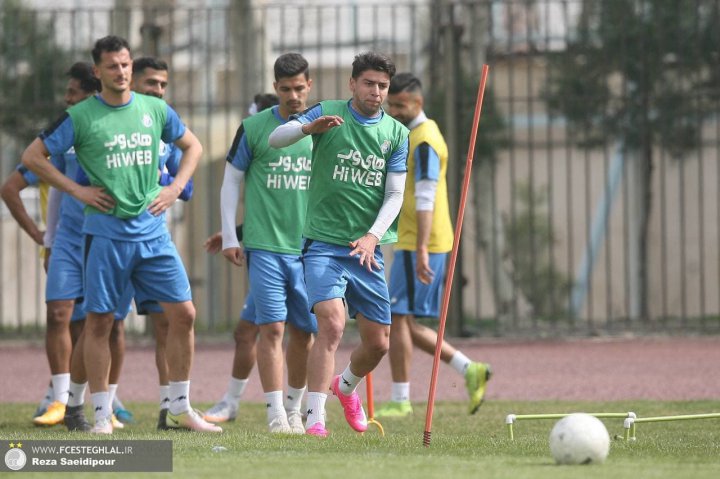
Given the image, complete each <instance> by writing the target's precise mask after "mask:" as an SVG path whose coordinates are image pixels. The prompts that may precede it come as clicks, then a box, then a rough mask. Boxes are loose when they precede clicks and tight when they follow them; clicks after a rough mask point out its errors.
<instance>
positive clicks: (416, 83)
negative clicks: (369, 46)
mask: <svg viewBox="0 0 720 479" xmlns="http://www.w3.org/2000/svg"><path fill="white" fill-rule="evenodd" d="M404 91H406V92H409V93H415V92H419V93H422V83H421V82H420V79H419V78H418V77H416V76H415V75H413V74H412V73H409V72H402V73H398V74H397V75H395V76H394V77H393V79H392V80H390V88H388V93H389V94H391V95H394V94H396V93H401V92H404Z"/></svg>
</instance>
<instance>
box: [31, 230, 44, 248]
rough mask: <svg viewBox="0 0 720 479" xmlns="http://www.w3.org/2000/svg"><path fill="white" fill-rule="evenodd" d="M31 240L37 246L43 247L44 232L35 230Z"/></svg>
mask: <svg viewBox="0 0 720 479" xmlns="http://www.w3.org/2000/svg"><path fill="white" fill-rule="evenodd" d="M32 239H33V241H34V242H36V243H37V244H38V245H39V246H43V245H44V244H45V232H44V231H41V230H37V231H36V232H35V233H33V235H32Z"/></svg>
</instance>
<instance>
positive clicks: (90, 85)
mask: <svg viewBox="0 0 720 479" xmlns="http://www.w3.org/2000/svg"><path fill="white" fill-rule="evenodd" d="M66 75H67V76H69V77H70V78H72V79H73V80H77V81H78V82H80V88H82V91H84V92H85V93H94V92H96V91H100V88H101V86H100V80H98V79H97V78H95V74H94V73H93V68H92V65H91V64H89V63H88V62H76V63H73V65H72V66H71V67H70V69H69V70H68V71H67V73H66Z"/></svg>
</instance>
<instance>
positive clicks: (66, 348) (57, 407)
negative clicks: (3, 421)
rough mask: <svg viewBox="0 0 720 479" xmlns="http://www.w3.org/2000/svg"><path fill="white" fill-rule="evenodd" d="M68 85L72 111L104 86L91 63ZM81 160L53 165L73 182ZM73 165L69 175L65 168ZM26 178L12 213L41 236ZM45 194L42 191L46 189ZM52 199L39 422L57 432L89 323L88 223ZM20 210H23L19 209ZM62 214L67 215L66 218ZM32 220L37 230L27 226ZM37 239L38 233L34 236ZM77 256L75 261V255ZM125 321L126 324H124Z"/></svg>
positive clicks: (14, 183)
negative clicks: (84, 252) (25, 196)
mask: <svg viewBox="0 0 720 479" xmlns="http://www.w3.org/2000/svg"><path fill="white" fill-rule="evenodd" d="M67 76H68V77H69V78H68V83H67V87H66V89H65V96H64V99H65V103H66V104H67V105H68V106H72V105H75V104H76V103H79V102H80V101H82V100H84V99H85V98H87V97H88V96H90V95H92V94H94V93H96V92H97V90H98V89H99V87H100V83H99V82H98V80H97V79H96V78H95V77H94V75H93V73H92V66H91V65H90V64H88V63H84V62H77V63H75V64H73V65H72V66H71V68H70V70H69V71H68V72H67ZM74 158H75V156H74V153H73V152H72V151H68V152H66V153H64V154H62V155H55V156H53V157H52V161H53V163H54V164H56V166H57V167H58V168H60V169H61V170H62V172H63V173H65V174H67V175H69V176H70V177H73V176H74V175H75V170H76V168H75V166H73V164H74V161H75V159H74ZM66 160H67V163H68V164H69V166H68V168H67V170H66V168H65V165H66ZM19 172H22V176H20V179H21V180H24V181H18V180H17V179H16V178H17V175H11V177H10V178H9V179H8V181H7V182H6V183H5V185H4V186H3V198H5V199H6V202H8V205H9V208H10V209H11V211H13V216H14V217H15V218H16V219H17V220H18V222H19V223H20V224H21V226H23V228H24V229H25V230H26V231H28V232H29V233H30V231H38V232H39V228H38V227H37V225H35V224H34V222H33V221H32V220H31V219H30V218H29V216H28V215H27V213H26V211H25V209H24V207H22V202H21V201H20V197H19V191H20V190H21V189H22V188H24V187H25V186H27V185H28V184H34V183H36V182H37V177H36V176H35V175H34V173H32V172H30V171H27V168H25V167H23V166H20V167H19V168H18V173H19ZM41 191H42V189H41ZM45 196H47V197H49V198H47V199H45V200H44V201H43V199H42V195H41V202H42V204H43V210H45V209H46V208H47V219H46V224H47V227H48V231H47V232H45V233H44V234H43V237H42V243H43V244H44V246H45V267H46V269H47V271H48V280H47V282H46V300H47V328H46V343H45V344H46V350H47V356H48V362H49V365H50V370H51V372H52V377H51V382H50V384H51V387H50V389H49V391H50V394H49V395H46V397H47V398H48V401H46V400H44V401H43V403H45V404H42V403H41V405H40V406H39V407H38V410H37V411H36V414H35V416H34V418H33V422H34V423H35V424H36V425H39V426H52V425H56V424H60V423H62V422H63V416H64V414H65V409H66V404H67V403H68V399H69V397H70V396H71V395H72V390H71V387H70V358H71V352H72V349H73V348H74V347H75V344H76V343H77V341H78V338H79V337H80V334H81V332H82V329H83V328H82V327H83V324H84V322H83V320H84V319H85V313H84V309H83V307H82V305H81V304H79V301H80V300H81V299H82V296H83V295H82V277H81V275H82V269H81V260H80V258H81V257H82V256H81V253H80V249H81V247H82V242H81V238H80V235H79V234H78V231H79V228H78V223H80V224H81V222H82V209H79V210H78V212H79V214H78V216H79V220H78V219H77V218H73V217H72V216H73V214H72V213H73V212H74V211H75V210H74V209H73V208H72V206H73V205H63V206H62V207H60V200H61V199H60V196H59V194H58V192H57V191H56V190H54V189H50V192H49V194H47V195H45ZM18 202H19V203H20V207H21V208H18V204H17V203H18ZM61 212H62V213H61ZM65 213H67V215H68V216H69V217H68V218H65V219H64V221H63V223H64V226H65V227H64V228H63V229H62V233H61V234H62V237H63V239H67V238H71V239H74V240H72V241H59V242H58V250H57V252H56V253H55V254H54V255H51V254H50V253H51V251H52V246H53V244H52V239H48V238H49V237H51V238H54V236H55V225H56V223H57V221H58V215H59V214H65ZM43 216H45V214H43ZM24 219H26V220H29V221H30V223H31V224H29V225H28V224H27V221H23V220H24ZM31 235H32V233H31ZM73 251H74V255H73V254H72V253H73ZM76 302H77V303H78V304H76ZM119 319H122V317H121V318H119ZM122 325H123V323H122V322H117V323H115V324H114V325H113V334H112V339H111V351H112V354H113V357H116V358H117V360H116V361H115V362H114V363H113V368H112V371H111V375H113V377H117V376H119V371H120V368H121V365H122V351H123V349H124V348H123V344H122V341H123V339H124V335H123V328H122Z"/></svg>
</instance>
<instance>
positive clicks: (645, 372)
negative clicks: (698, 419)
mask: <svg viewBox="0 0 720 479" xmlns="http://www.w3.org/2000/svg"><path fill="white" fill-rule="evenodd" d="M454 345H455V346H456V347H458V348H459V349H461V350H462V351H463V352H464V353H465V354H466V355H468V356H469V357H471V358H473V359H477V360H482V361H487V362H490V363H491V364H492V366H493V370H494V372H495V375H494V376H493V379H492V381H491V382H490V385H489V387H488V393H487V399H488V400H493V399H508V400H529V401H532V400H553V399H556V400H593V401H613V400H625V399H658V400H691V399H718V398H720V381H718V379H717V371H718V369H720V338H718V337H711V338H644V339H601V340H596V339H593V340H589V339H588V340H572V341H570V340H568V341H558V340H556V341H533V342H514V341H496V340H457V341H454ZM352 348H353V344H343V346H342V347H341V349H340V350H339V351H338V354H337V359H336V370H338V371H339V370H341V369H342V368H344V367H345V365H346V364H347V362H348V360H349V357H350V352H351V351H352ZM232 355H233V345H232V344H231V343H230V342H227V343H220V344H209V343H201V344H199V345H198V346H197V348H196V355H195V362H194V365H193V370H192V389H191V399H192V400H193V401H194V402H197V403H200V402H212V401H215V400H217V399H219V398H220V397H221V396H222V394H223V393H224V390H225V387H226V385H227V382H228V378H229V374H230V369H231V362H232ZM431 370H432V357H431V356H428V355H426V354H423V353H420V352H419V351H416V352H415V356H414V368H413V372H412V374H413V376H412V388H411V395H412V399H413V400H416V401H424V400H427V394H428V388H429V383H430V371H431ZM0 377H3V378H5V379H4V380H3V387H2V388H0V402H35V401H39V399H40V397H41V395H42V393H43V392H44V390H45V387H46V385H47V382H48V379H49V377H50V373H49V369H48V365H47V360H46V356H45V350H44V348H43V347H42V346H41V345H37V344H35V345H33V344H27V343H23V344H19V343H11V344H10V343H4V344H3V347H2V349H1V350H0ZM374 378H375V379H374V381H375V391H376V392H375V395H376V400H377V401H383V400H386V399H387V398H389V396H390V370H389V365H388V361H387V359H385V360H383V362H382V363H381V365H380V366H379V368H378V370H377V371H376V372H375V374H374ZM119 394H120V396H121V397H122V398H123V400H126V401H128V400H129V401H155V400H157V397H158V389H157V372H156V371H155V361H154V351H153V349H152V348H151V347H149V346H142V345H134V346H130V347H129V348H128V350H127V353H126V358H125V365H124V368H123V373H122V378H121V381H120V390H119ZM244 399H245V400H246V401H253V402H256V401H262V389H261V387H260V380H259V378H258V376H257V370H253V373H252V375H251V381H250V384H249V386H248V388H247V389H246V392H245V396H244ZM436 399H437V400H463V399H465V390H464V383H463V380H462V378H461V377H460V376H459V375H457V374H456V373H455V372H454V371H453V370H452V369H450V368H449V367H448V366H446V365H441V366H440V377H439V379H438V387H437V396H436Z"/></svg>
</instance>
